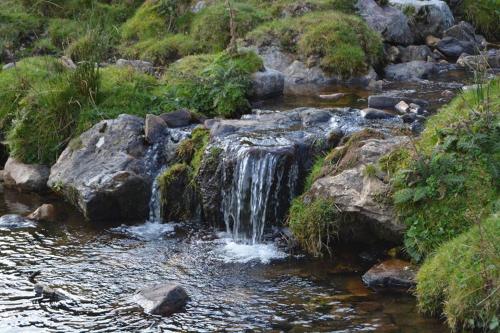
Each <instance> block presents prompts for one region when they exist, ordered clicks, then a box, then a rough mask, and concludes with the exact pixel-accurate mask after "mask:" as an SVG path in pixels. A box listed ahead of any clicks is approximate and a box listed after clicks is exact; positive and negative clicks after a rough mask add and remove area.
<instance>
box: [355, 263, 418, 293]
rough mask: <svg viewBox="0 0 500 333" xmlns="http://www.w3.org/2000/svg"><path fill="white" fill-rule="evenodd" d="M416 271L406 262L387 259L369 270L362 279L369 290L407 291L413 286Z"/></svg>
mask: <svg viewBox="0 0 500 333" xmlns="http://www.w3.org/2000/svg"><path fill="white" fill-rule="evenodd" d="M416 272H417V269H416V267H415V266H414V265H412V264H411V263H409V262H407V261H403V260H399V259H389V260H386V261H384V262H382V263H380V264H377V265H375V266H373V267H372V268H370V270H368V272H366V273H365V274H364V275H363V277H362V279H363V282H364V283H366V285H367V286H369V287H371V288H390V289H406V290H407V289H409V288H411V287H414V286H415V284H416V283H415V275H416Z"/></svg>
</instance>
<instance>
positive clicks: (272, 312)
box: [0, 189, 445, 332]
mask: <svg viewBox="0 0 500 333" xmlns="http://www.w3.org/2000/svg"><path fill="white" fill-rule="evenodd" d="M43 202H54V203H55V204H56V205H57V206H58V211H59V212H60V214H61V215H60V216H61V221H60V222H58V223H38V224H37V225H36V226H35V227H32V228H20V229H7V228H3V229H0V332H138V331H140V332H213V331H226V332H233V331H234V332H242V331H245V332H262V331H266V332H281V331H284V332H367V331H373V332H443V331H445V328H444V326H442V324H441V323H440V322H439V321H436V320H433V319H427V318H423V317H421V316H420V315H418V314H417V311H416V308H415V300H414V298H413V297H411V296H408V295H401V294H380V293H375V292H373V291H371V290H369V289H367V288H366V287H364V285H363V284H362V282H361V277H360V276H361V274H362V272H363V271H364V269H365V268H366V267H364V265H363V264H362V263H361V262H360V260H359V258H357V257H356V258H354V257H353V258H350V257H349V256H345V255H340V254H339V255H337V254H334V256H333V258H328V259H324V260H317V259H312V258H308V257H305V256H302V255H297V254H295V255H290V254H289V253H286V252H285V251H283V250H280V249H279V248H277V247H276V246H275V245H274V244H263V245H258V246H243V245H240V244H235V243H233V242H231V241H230V240H229V239H227V238H226V236H225V235H224V234H221V233H211V232H208V231H206V230H203V229H198V228H193V227H190V226H185V225H182V224H157V223H147V224H138V225H135V226H121V227H104V226H103V227H98V226H93V225H92V224H89V223H86V222H84V221H83V220H82V219H81V217H80V216H79V214H77V213H76V212H74V210H72V209H71V208H69V207H67V206H65V205H64V204H62V203H60V202H58V201H57V200H56V199H54V198H51V197H38V196H33V195H21V194H19V193H17V192H13V191H10V190H4V189H0V215H3V214H6V213H18V214H24V213H27V212H29V211H31V210H32V209H34V208H36V207H37V206H38V205H39V204H41V203H43ZM61 212H62V213H61ZM34 271H41V274H40V276H39V277H38V278H37V281H38V282H39V283H43V284H45V285H48V286H51V287H52V288H56V289H59V290H62V291H64V292H65V293H66V294H67V295H68V296H69V297H70V299H69V300H64V301H59V302H50V301H48V300H44V299H40V298H37V297H36V296H35V292H34V288H33V284H32V283H31V282H30V281H29V280H28V277H29V275H30V274H31V273H32V272H34ZM158 282H176V283H179V284H181V285H182V286H184V287H185V288H186V290H187V292H188V293H189V295H190V296H191V301H190V302H189V303H188V305H187V307H186V309H185V311H184V312H181V313H177V314H175V315H173V316H172V317H169V318H161V317H157V316H152V315H148V314H144V313H143V312H142V311H140V309H138V308H137V306H135V305H134V304H133V302H132V297H133V295H134V293H135V292H136V291H137V290H138V289H140V288H143V287H145V286H149V285H152V284H155V283H158Z"/></svg>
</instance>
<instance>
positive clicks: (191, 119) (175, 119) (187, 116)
mask: <svg viewBox="0 0 500 333" xmlns="http://www.w3.org/2000/svg"><path fill="white" fill-rule="evenodd" d="M160 117H161V118H162V119H163V120H164V121H165V123H166V124H167V126H168V127H170V128H177V127H186V126H189V125H191V124H200V123H202V122H203V121H204V120H205V119H203V118H202V117H200V116H197V115H196V114H194V113H193V112H191V111H189V110H186V109H181V110H177V111H173V112H168V113H164V114H162V115H160Z"/></svg>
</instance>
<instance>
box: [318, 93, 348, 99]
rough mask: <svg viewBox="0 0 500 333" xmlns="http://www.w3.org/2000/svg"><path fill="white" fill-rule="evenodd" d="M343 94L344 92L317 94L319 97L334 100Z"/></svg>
mask: <svg viewBox="0 0 500 333" xmlns="http://www.w3.org/2000/svg"><path fill="white" fill-rule="evenodd" d="M344 96H345V94H344V93H334V94H324V95H319V98H322V99H328V100H334V101H335V100H338V99H341V98H342V97H344Z"/></svg>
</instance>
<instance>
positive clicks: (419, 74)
mask: <svg viewBox="0 0 500 333" xmlns="http://www.w3.org/2000/svg"><path fill="white" fill-rule="evenodd" d="M384 71H385V77H386V78H387V79H389V80H394V81H409V80H416V79H425V78H428V77H429V76H430V75H431V74H433V73H435V72H436V66H435V65H434V64H433V63H430V62H426V61H421V60H416V61H410V62H405V63H401V64H395V65H389V66H387V67H386V68H385V70H384Z"/></svg>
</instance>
